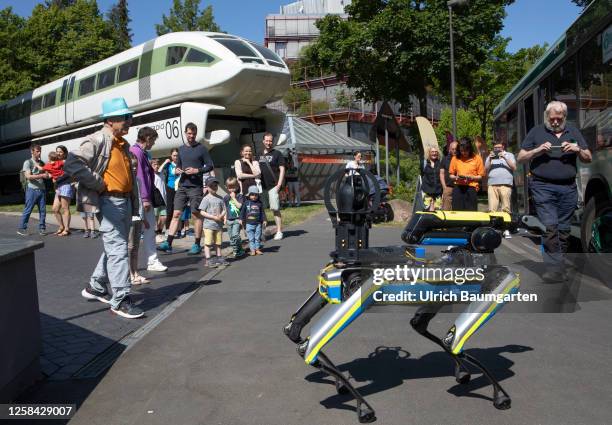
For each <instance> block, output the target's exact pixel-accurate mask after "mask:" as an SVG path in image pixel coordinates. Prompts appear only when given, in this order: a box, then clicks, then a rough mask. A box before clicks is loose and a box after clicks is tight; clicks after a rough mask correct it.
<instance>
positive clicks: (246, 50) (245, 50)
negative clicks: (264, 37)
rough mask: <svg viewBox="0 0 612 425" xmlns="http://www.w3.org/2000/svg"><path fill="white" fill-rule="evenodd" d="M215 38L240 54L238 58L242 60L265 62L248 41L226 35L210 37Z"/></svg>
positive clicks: (236, 53)
mask: <svg viewBox="0 0 612 425" xmlns="http://www.w3.org/2000/svg"><path fill="white" fill-rule="evenodd" d="M210 38H212V39H213V40H215V41H217V42H218V43H220V44H221V45H223V47H225V48H226V49H228V50H229V51H231V52H232V53H233V54H235V55H236V56H238V58H239V59H240V60H241V61H242V62H249V63H260V64H263V63H264V61H263V60H261V58H260V57H259V55H258V54H257V51H256V50H253V49H252V48H251V47H250V46H249V45H248V44H247V43H245V42H243V41H242V40H238V39H235V38H224V37H222V36H221V37H210Z"/></svg>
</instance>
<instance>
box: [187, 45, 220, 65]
mask: <svg viewBox="0 0 612 425" xmlns="http://www.w3.org/2000/svg"><path fill="white" fill-rule="evenodd" d="M214 61H215V58H213V57H212V56H211V55H209V54H208V53H204V52H203V51H201V50H198V49H193V48H192V49H189V53H187V57H186V58H185V62H188V63H212V62H214Z"/></svg>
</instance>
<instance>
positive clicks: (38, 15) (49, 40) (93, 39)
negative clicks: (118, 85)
mask: <svg viewBox="0 0 612 425" xmlns="http://www.w3.org/2000/svg"><path fill="white" fill-rule="evenodd" d="M24 34H25V38H26V40H27V46H25V47H24V48H25V50H26V51H27V55H28V62H29V63H30V67H31V70H32V76H33V82H34V83H35V86H39V85H42V84H44V83H47V82H49V81H52V80H55V79H57V78H60V77H63V76H64V75H67V74H69V73H71V72H74V71H76V70H78V69H81V68H85V67H86V66H89V65H91V64H92V63H95V62H98V61H100V60H102V59H105V58H107V57H108V56H110V55H112V54H113V53H115V52H117V51H119V50H118V48H117V45H116V41H115V38H114V37H113V36H112V35H111V34H110V31H109V26H108V24H107V23H106V22H105V21H104V18H103V17H102V15H101V14H100V10H99V9H98V5H97V2H96V1H95V0H76V1H75V2H74V4H72V5H71V6H67V7H58V6H56V5H54V4H52V5H50V6H49V7H47V6H44V5H41V4H39V5H37V6H36V7H34V10H33V11H32V15H31V16H30V18H29V19H28V21H27V23H26V25H25V28H24Z"/></svg>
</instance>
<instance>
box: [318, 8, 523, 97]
mask: <svg viewBox="0 0 612 425" xmlns="http://www.w3.org/2000/svg"><path fill="white" fill-rule="evenodd" d="M513 1H514V0H471V1H470V3H469V5H468V6H463V7H456V8H454V9H453V25H454V32H455V56H456V59H455V70H456V79H457V82H458V83H459V84H463V85H464V86H468V85H469V83H470V78H471V74H472V71H473V70H474V69H477V68H478V67H479V65H480V64H481V63H482V62H484V61H485V60H486V58H487V54H488V52H489V51H490V49H491V46H492V45H493V44H494V42H495V37H496V34H498V33H499V32H500V30H501V29H502V21H503V18H504V16H505V11H504V6H506V5H509V4H511V3H512V2H513ZM346 11H347V13H348V15H349V19H348V20H343V19H341V18H340V17H339V16H336V15H329V16H327V17H325V18H323V19H321V20H320V21H318V22H317V27H318V28H319V30H320V32H321V35H320V37H319V39H318V40H317V42H316V43H314V44H313V45H312V47H311V48H309V49H307V51H306V55H307V59H308V61H309V62H310V63H311V64H313V65H318V66H321V67H322V68H324V69H328V70H331V71H333V72H334V73H336V74H339V75H342V76H347V77H348V85H349V86H350V87H353V88H355V89H357V93H356V94H357V96H358V97H361V98H364V99H366V100H368V101H376V100H381V99H385V100H395V101H398V102H400V103H402V104H404V105H406V106H408V105H409V104H410V97H409V96H410V95H415V96H416V97H417V98H418V99H419V100H420V102H421V105H424V102H425V99H426V94H427V91H428V90H429V89H431V87H434V88H436V89H437V90H439V91H442V92H445V91H447V90H448V88H449V84H450V83H449V81H450V59H449V57H450V46H449V33H448V31H449V28H448V20H449V16H448V7H447V5H446V0H354V1H353V2H352V4H351V5H349V6H347V8H346Z"/></svg>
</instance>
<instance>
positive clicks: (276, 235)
mask: <svg viewBox="0 0 612 425" xmlns="http://www.w3.org/2000/svg"><path fill="white" fill-rule="evenodd" d="M282 238H283V232H276V234H275V235H274V240H275V241H280V240H281V239H282Z"/></svg>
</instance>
